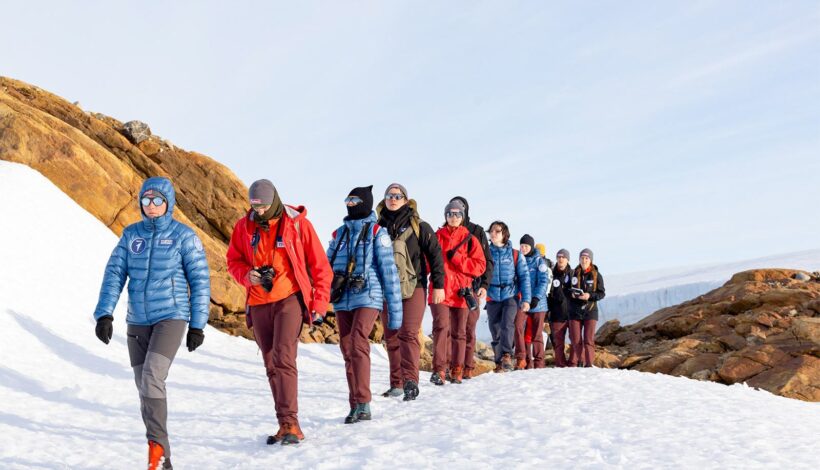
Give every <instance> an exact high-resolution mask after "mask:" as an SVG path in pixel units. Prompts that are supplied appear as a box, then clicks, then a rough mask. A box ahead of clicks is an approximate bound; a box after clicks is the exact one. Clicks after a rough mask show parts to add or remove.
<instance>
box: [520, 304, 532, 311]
mask: <svg viewBox="0 0 820 470" xmlns="http://www.w3.org/2000/svg"><path fill="white" fill-rule="evenodd" d="M521 311H522V312H524V313H526V312H529V311H530V303H529V302H522V303H521Z"/></svg>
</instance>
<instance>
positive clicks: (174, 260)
mask: <svg viewBox="0 0 820 470" xmlns="http://www.w3.org/2000/svg"><path fill="white" fill-rule="evenodd" d="M149 189H152V190H154V191H159V192H160V193H162V195H163V196H165V199H166V200H167V201H168V210H167V212H166V213H165V215H163V216H161V217H157V218H156V219H149V218H148V217H146V216H145V214H144V213H143V216H142V222H137V223H135V224H131V225H129V226H128V227H126V228H125V230H123V232H122V237H121V238H120V242H119V243H118V244H117V246H116V247H115V248H114V251H113V252H112V253H111V257H110V258H109V259H108V265H107V266H106V267H105V276H104V277H103V283H102V289H100V299H99V301H98V302H97V309H96V310H95V311H94V318H95V319H98V318H100V317H102V316H105V315H111V316H113V312H114V307H115V306H116V305H117V301H118V300H119V298H120V293H121V292H122V289H123V286H125V280H126V279H128V316H127V317H126V319H125V321H126V322H128V323H129V324H132V325H153V324H155V323H158V322H160V321H163V320H185V321H187V322H190V327H191V328H200V329H201V328H204V327H205V324H206V323H207V322H208V309H209V307H210V299H211V277H210V276H211V271H210V269H209V268H208V260H207V259H206V258H205V249H204V248H203V246H202V241H201V240H200V239H199V237H197V236H196V234H195V233H194V231H193V230H191V228H190V227H188V226H187V225H184V224H181V223H179V222H177V221H176V220H174V219H173V217H172V215H173V213H174V204H175V203H176V195H175V193H174V187H173V185H171V182H170V181H169V180H168V179H167V178H149V179H147V180H145V182H144V183H143V184H142V189H140V192H139V194H140V195H142V194H143V193H145V191H147V190H149ZM141 208H142V206H140V210H142V209H141ZM189 289H190V295H189V294H188V290H189Z"/></svg>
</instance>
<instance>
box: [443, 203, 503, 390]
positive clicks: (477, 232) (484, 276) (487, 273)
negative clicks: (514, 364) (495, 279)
mask: <svg viewBox="0 0 820 470" xmlns="http://www.w3.org/2000/svg"><path fill="white" fill-rule="evenodd" d="M453 201H458V202H460V203H461V204H463V205H464V224H463V225H464V226H465V227H467V230H468V231H469V232H470V234H471V235H473V236H474V237H475V238H476V240H478V243H479V245H481V251H482V252H483V253H484V260H485V262H486V267H485V268H484V272H482V273H481V274H480V275H479V276H476V277H475V278H474V279H473V285H472V287H473V291H474V292H475V295H476V298H477V299H478V300H479V301H481V302H483V301H485V300H486V298H487V289H488V288H489V287H490V278H491V277H492V275H493V258H492V255H490V242H489V241H488V240H487V233H486V232H485V231H484V227H482V226H481V225H478V224H476V223H473V222H472V221H471V220H470V204H469V203H468V202H467V199H465V198H463V197H461V196H456V197H454V198H452V199H450V202H453ZM479 315H480V310H469V311H468V312H467V329H466V331H467V346H466V350H465V352H464V374H463V378H464V380H469V379H471V378H473V370H475V356H474V353H475V343H476V326H477V325H478V318H479Z"/></svg>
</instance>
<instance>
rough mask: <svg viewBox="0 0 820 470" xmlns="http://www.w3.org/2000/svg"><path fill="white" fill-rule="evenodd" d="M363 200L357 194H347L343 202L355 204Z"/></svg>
mask: <svg viewBox="0 0 820 470" xmlns="http://www.w3.org/2000/svg"><path fill="white" fill-rule="evenodd" d="M363 202H364V201H362V198H360V197H358V196H348V197H346V198H345V204H353V205H354V206H357V205H359V204H361V203H363Z"/></svg>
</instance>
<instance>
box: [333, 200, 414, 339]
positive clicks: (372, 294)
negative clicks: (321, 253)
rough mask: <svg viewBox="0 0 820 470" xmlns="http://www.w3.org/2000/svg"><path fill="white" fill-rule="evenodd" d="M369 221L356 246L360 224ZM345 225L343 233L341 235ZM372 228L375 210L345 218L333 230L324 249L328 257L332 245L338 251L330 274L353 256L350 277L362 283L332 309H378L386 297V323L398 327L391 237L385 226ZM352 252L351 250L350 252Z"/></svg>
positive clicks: (398, 300)
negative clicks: (362, 236)
mask: <svg viewBox="0 0 820 470" xmlns="http://www.w3.org/2000/svg"><path fill="white" fill-rule="evenodd" d="M367 223H370V226H369V228H368V233H367V234H366V235H365V238H364V239H363V240H362V242H361V243H360V244H359V245H358V247H357V246H356V245H357V243H356V242H357V241H358V240H359V235H360V234H361V231H362V229H363V228H364V225H365V224H367ZM345 228H347V232H348V233H347V234H345V233H344V232H345ZM374 228H376V213H375V212H371V213H370V215H369V216H367V217H365V218H364V219H358V220H345V223H344V225H342V226H341V227H339V228H338V229H336V231H335V232H334V236H333V240H331V242H330V246H328V249H327V258H328V260H330V259H332V258H333V253H334V252H335V251H336V247H337V246H338V248H339V253H338V254H337V255H336V260H335V261H334V263H333V266H332V267H333V272H334V273H344V272H345V268H346V266H347V260H348V259H350V257H351V256H355V257H356V269H355V270H354V271H353V276H354V277H356V276H363V277H364V279H365V285H364V287H363V288H362V289H355V288H354V289H348V290H347V291H345V293H344V294H343V295H342V298H341V299H340V300H339V302H337V303H335V304H333V308H334V309H335V310H342V311H353V310H355V309H357V308H362V307H366V308H375V309H376V310H379V311H381V310H382V309H383V308H384V302H385V298H386V299H387V312H388V325H387V327H388V328H390V329H391V330H395V329H398V328H399V327H401V322H402V303H401V284H400V281H399V272H398V269H397V268H396V261H395V259H394V258H393V240H391V239H390V235H389V234H388V233H387V229H385V228H383V227H378V230H376V233H375V234H374V233H373V232H374ZM354 251H355V253H354Z"/></svg>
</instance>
